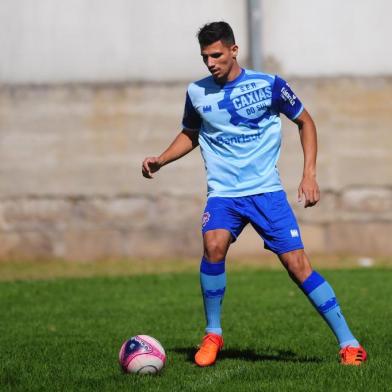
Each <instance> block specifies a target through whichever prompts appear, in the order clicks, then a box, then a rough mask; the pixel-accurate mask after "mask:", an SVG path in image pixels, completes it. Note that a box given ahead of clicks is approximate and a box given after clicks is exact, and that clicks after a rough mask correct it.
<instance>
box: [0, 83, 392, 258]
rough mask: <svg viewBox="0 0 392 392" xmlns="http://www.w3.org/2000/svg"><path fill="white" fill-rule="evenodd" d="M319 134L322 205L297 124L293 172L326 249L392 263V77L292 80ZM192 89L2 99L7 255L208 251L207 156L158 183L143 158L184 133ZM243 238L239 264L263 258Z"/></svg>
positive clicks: (19, 91) (290, 139)
mask: <svg viewBox="0 0 392 392" xmlns="http://www.w3.org/2000/svg"><path fill="white" fill-rule="evenodd" d="M291 85H292V87H293V88H294V90H295V91H296V92H297V93H298V95H299V96H300V97H301V98H302V100H303V101H304V102H305V104H306V106H307V108H308V109H309V111H310V112H311V113H312V114H313V115H314V117H315V120H316V122H317V124H318V130H319V142H320V152H319V177H318V179H319V183H320V186H321V190H322V200H321V202H320V204H319V205H318V206H317V207H315V208H313V209H306V210H304V209H303V208H301V207H300V206H297V205H296V203H295V198H296V188H297V186H298V183H299V180H300V177H301V170H302V157H301V148H300V143H299V139H298V134H297V131H296V129H295V127H294V126H293V125H292V124H291V123H288V122H287V121H285V122H284V145H283V152H282V157H281V160H280V170H281V174H282V179H283V182H284V184H285V186H286V189H287V193H288V197H289V199H290V201H291V202H292V203H293V205H294V206H295V210H296V213H297V215H298V218H299V221H300V224H301V227H302V232H303V236H304V239H305V244H306V247H307V249H308V250H310V251H311V252H314V253H354V254H358V255H365V256H366V255H375V254H379V255H392V241H391V239H390V238H391V233H392V155H391V153H390V151H391V150H392V132H391V124H392V100H391V99H390V97H391V96H392V80H391V79H388V78H378V79H375V78H369V79H346V78H340V79H292V80H291ZM185 88H186V86H185V85H183V84H178V85H171V86H168V85H166V86H165V85H155V84H150V85H132V84H131V85H123V86H110V85H107V86H104V85H103V86H100V87H91V86H90V87H88V86H80V85H79V86H63V87H59V86H58V87H51V88H49V87H12V88H11V87H10V88H3V89H2V90H0V259H12V258H14V259H21V258H22V259H26V258H27V259H31V258H33V259H34V258H36V259H42V258H52V257H58V258H65V259H82V260H87V259H100V258H106V257H112V258H113V257H141V256H145V257H167V258H169V257H170V258H173V257H178V256H198V255H199V254H200V243H201V236H200V232H199V231H200V217H201V213H202V210H203V207H204V201H205V196H204V192H205V180H204V168H203V164H202V161H201V158H200V156H199V152H198V151H193V152H192V153H191V154H190V155H189V156H187V157H184V158H183V159H182V160H181V161H178V162H175V163H173V164H172V165H170V166H167V167H165V168H164V169H163V170H162V172H160V173H159V174H158V175H157V176H156V178H155V179H154V180H152V181H148V180H146V179H144V178H142V176H141V161H142V159H143V158H144V157H145V156H147V155H153V154H157V153H159V152H161V150H162V149H163V148H165V147H166V146H167V144H168V143H169V142H170V141H171V140H172V139H173V137H174V136H175V135H176V134H177V132H178V131H179V123H180V120H181V114H182V109H183V100H184V95H185ZM261 248H262V243H261V241H260V239H259V238H258V237H257V236H256V235H255V234H254V233H252V232H249V233H244V234H243V236H242V237H241V238H240V239H239V241H238V242H237V243H236V244H235V245H234V246H233V249H232V251H231V254H232V255H237V256H238V255H241V256H244V255H259V254H260V252H262V250H261Z"/></svg>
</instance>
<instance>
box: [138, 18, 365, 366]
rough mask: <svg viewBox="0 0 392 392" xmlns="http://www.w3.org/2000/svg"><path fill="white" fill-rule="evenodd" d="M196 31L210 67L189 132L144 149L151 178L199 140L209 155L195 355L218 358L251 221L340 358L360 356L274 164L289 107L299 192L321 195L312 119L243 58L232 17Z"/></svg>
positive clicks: (282, 86) (188, 118)
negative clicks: (300, 157)
mask: <svg viewBox="0 0 392 392" xmlns="http://www.w3.org/2000/svg"><path fill="white" fill-rule="evenodd" d="M198 40H199V44H200V50H201V56H202V59H203V62H204V63H205V65H206V66H207V68H208V70H209V72H210V73H211V76H209V77H206V78H204V79H201V80H198V81H196V82H194V83H191V84H190V85H189V87H188V91H187V94H186V101H185V110H184V116H183V129H182V131H181V132H180V133H179V134H178V135H177V137H176V138H175V139H174V141H173V142H172V143H171V144H170V146H169V147H168V148H167V149H166V150H165V151H164V152H163V153H162V154H161V155H159V156H157V157H148V158H145V160H144V161H143V164H142V173H143V175H144V177H146V178H152V177H153V173H154V172H157V171H158V170H159V169H160V168H161V167H163V166H164V165H167V164H168V163H170V162H173V161H175V160H176V159H179V158H181V157H182V156H184V155H185V154H187V153H189V152H190V151H191V150H193V149H194V148H196V147H197V146H200V150H201V154H202V156H203V159H204V163H205V167H206V172H207V185H208V187H207V188H208V190H207V196H208V198H207V204H206V207H205V210H204V214H203V217H202V233H203V244H204V253H203V257H202V260H201V266H200V282H201V289H202V295H203V301H204V309H205V316H206V322H207V326H206V329H205V336H204V338H203V340H202V343H201V345H200V348H199V350H198V351H197V353H196V355H195V362H196V364H197V365H199V366H209V365H212V364H213V363H214V362H215V360H216V358H217V355H218V353H219V351H220V350H221V349H222V347H223V338H222V327H221V321H220V314H221V307H222V300H223V296H224V294H225V289H226V275H225V258H226V254H227V251H228V249H229V246H230V244H231V243H232V242H234V241H235V240H236V239H237V237H238V236H239V235H240V233H241V231H242V230H243V228H244V227H245V226H246V225H247V224H248V223H250V224H251V225H252V226H253V228H254V229H255V230H256V231H257V233H258V234H259V235H260V236H261V237H262V238H263V240H264V246H265V248H266V249H269V250H271V251H272V252H273V253H275V254H276V255H277V256H278V257H279V259H280V261H281V262H282V264H283V265H284V267H285V268H286V269H287V271H288V274H289V275H290V277H291V278H292V279H293V280H294V282H295V283H296V284H297V285H298V286H299V287H300V289H301V290H302V291H303V292H304V294H305V295H306V296H307V297H308V299H309V300H310V302H311V303H312V304H313V305H314V307H315V308H316V310H317V311H318V312H319V314H320V315H321V316H322V317H323V318H324V320H325V321H326V322H327V323H328V325H329V327H330V328H331V330H332V332H333V333H334V334H335V336H336V338H337V340H338V343H339V345H340V351H339V354H340V362H341V363H342V364H346V365H360V364H361V363H362V362H364V361H365V360H366V352H365V350H364V349H363V348H362V347H361V345H360V344H359V342H358V340H357V339H356V338H355V337H354V336H353V334H352V333H351V331H350V329H349V327H348V325H347V322H346V320H345V318H344V317H343V314H342V312H341V310H340V306H339V303H338V301H337V299H336V296H335V293H334V291H333V289H332V287H331V286H330V284H329V283H328V282H327V281H326V280H325V279H324V278H323V277H322V276H321V275H320V274H319V273H317V272H316V271H314V270H313V269H312V267H311V264H310V262H309V259H308V257H307V255H306V253H305V252H304V246H303V243H302V240H301V234H300V230H299V227H298V224H297V220H296V218H295V216H294V213H293V211H292V209H291V207H290V205H289V204H288V202H287V198H286V194H285V192H284V190H283V187H282V184H281V181H280V178H279V172H278V169H277V167H276V164H277V161H278V158H279V153H280V145H281V120H280V113H283V114H284V115H285V116H287V117H288V118H289V119H290V120H292V121H293V122H294V123H295V124H297V126H298V129H299V135H300V139H301V144H302V149H303V154H304V168H303V176H302V179H301V181H300V184H299V187H298V199H299V201H303V202H304V207H305V208H307V207H312V206H314V205H315V204H316V203H317V202H318V201H319V199H320V192H319V187H318V184H317V181H316V155H317V136H316V128H315V125H314V122H313V120H312V118H311V116H310V115H309V113H308V112H307V111H306V109H305V108H304V106H303V105H302V103H301V101H300V100H299V99H298V97H297V96H296V95H295V94H294V92H293V91H292V89H291V88H290V86H289V85H288V84H287V83H286V82H285V81H284V80H283V79H281V78H280V77H279V76H274V75H269V74H265V73H261V72H255V71H251V70H248V69H244V68H241V67H240V65H239V64H238V62H237V54H238V46H237V45H236V42H235V39H234V34H233V31H232V29H231V27H230V26H229V25H228V24H227V23H225V22H213V23H209V24H206V25H205V26H203V27H202V28H201V29H200V30H199V32H198Z"/></svg>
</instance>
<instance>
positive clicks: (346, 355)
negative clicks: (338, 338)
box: [339, 346, 367, 366]
mask: <svg viewBox="0 0 392 392" xmlns="http://www.w3.org/2000/svg"><path fill="white" fill-rule="evenodd" d="M339 355H340V363H341V364H342V365H354V366H359V365H360V364H361V363H362V362H365V361H366V357H367V354H366V351H365V349H364V348H363V347H361V346H359V347H352V346H346V347H343V348H342V349H341V350H340V351H339Z"/></svg>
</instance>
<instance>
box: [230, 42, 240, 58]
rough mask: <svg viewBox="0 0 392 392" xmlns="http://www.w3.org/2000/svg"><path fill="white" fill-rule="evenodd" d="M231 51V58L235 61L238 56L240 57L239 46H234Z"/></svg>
mask: <svg viewBox="0 0 392 392" xmlns="http://www.w3.org/2000/svg"><path fill="white" fill-rule="evenodd" d="M230 51H231V57H232V58H233V59H236V58H237V56H238V45H233V46H232V47H231V48H230Z"/></svg>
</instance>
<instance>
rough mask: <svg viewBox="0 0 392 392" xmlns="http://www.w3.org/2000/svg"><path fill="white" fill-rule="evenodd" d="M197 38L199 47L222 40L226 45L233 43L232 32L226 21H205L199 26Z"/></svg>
mask: <svg viewBox="0 0 392 392" xmlns="http://www.w3.org/2000/svg"><path fill="white" fill-rule="evenodd" d="M197 39H198V40H199V44H200V46H201V47H204V46H208V45H211V44H213V43H214V42H216V41H222V42H223V43H224V44H226V45H235V38H234V33H233V30H232V28H231V27H230V25H229V24H228V23H226V22H223V21H222V22H212V23H207V24H205V25H204V26H203V27H201V28H200V30H199V32H198V33H197Z"/></svg>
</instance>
